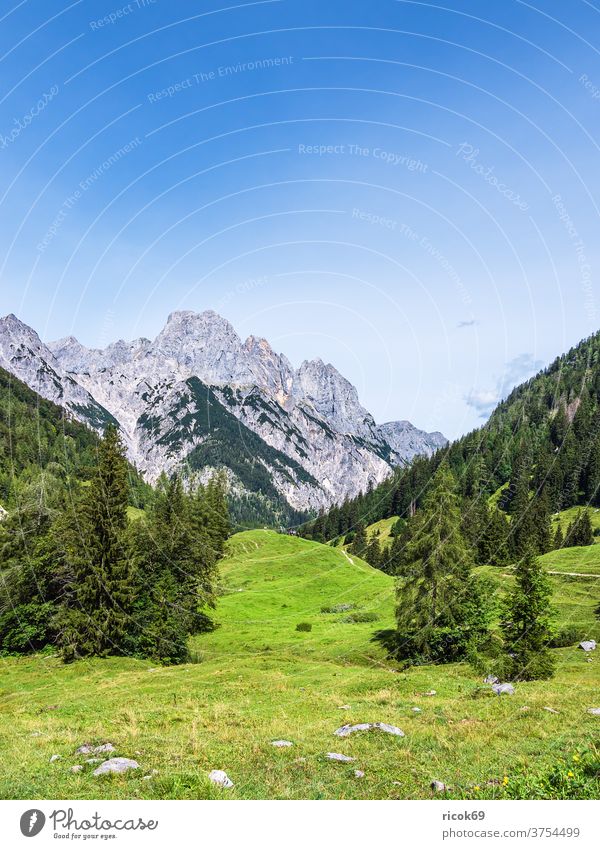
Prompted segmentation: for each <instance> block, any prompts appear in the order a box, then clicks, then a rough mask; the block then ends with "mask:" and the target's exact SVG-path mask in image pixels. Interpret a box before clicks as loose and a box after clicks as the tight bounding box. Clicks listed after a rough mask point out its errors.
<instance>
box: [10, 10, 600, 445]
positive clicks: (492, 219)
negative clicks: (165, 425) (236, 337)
mask: <svg viewBox="0 0 600 849" xmlns="http://www.w3.org/2000/svg"><path fill="white" fill-rule="evenodd" d="M0 19H1V20H0V69H1V80H2V88H1V90H0V163H1V166H2V167H1V168H0V233H1V234H2V236H1V239H2V250H1V252H0V275H1V282H0V312H1V313H2V314H5V313H7V312H15V313H16V314H17V315H18V316H19V317H20V318H22V319H23V320H24V321H26V322H27V323H29V324H31V325H32V326H34V327H35V328H36V329H37V330H38V331H39V332H40V335H42V337H43V338H45V339H48V340H49V339H53V338H56V337H59V336H64V335H67V334H69V333H73V334H74V335H76V336H77V337H78V338H79V339H80V340H81V341H82V342H83V343H85V344H88V345H91V346H97V345H105V344H107V343H108V342H110V341H113V340H115V339H117V338H119V337H123V338H134V337H136V336H140V335H144V336H149V337H152V336H154V335H155V334H156V333H157V332H158V331H159V330H160V328H161V326H162V325H163V324H164V322H165V320H166V317H167V315H168V313H169V312H171V311H172V310H175V309H194V310H203V309H209V308H211V309H215V310H216V311H218V312H220V313H221V314H222V315H224V316H225V317H226V318H228V319H229V320H230V321H231V322H232V323H233V324H234V326H235V327H236V329H237V330H238V332H239V333H240V334H241V335H242V336H245V335H248V334H250V333H254V334H256V335H262V336H265V337H267V338H268V339H269V340H270V341H271V343H272V344H273V346H274V347H275V348H277V349H278V350H280V351H283V352H284V353H285V354H287V356H288V357H289V358H290V359H291V361H292V362H293V363H294V364H296V365H298V364H299V363H300V362H301V360H302V359H305V358H312V357H316V356H320V357H322V358H323V359H324V360H326V361H330V362H332V363H333V364H334V365H336V366H337V368H339V370H340V371H341V372H342V373H343V374H344V375H346V376H347V377H348V378H349V379H350V380H352V382H353V383H355V385H356V386H357V387H358V389H359V393H360V396H361V399H362V401H363V403H364V404H365V405H366V406H367V407H368V408H369V409H370V410H371V411H372V412H373V414H374V415H375V417H376V419H377V420H378V421H385V420H390V419H396V418H408V419H410V420H412V421H413V422H414V423H415V424H417V425H418V426H420V427H424V428H427V429H430V430H432V429H439V430H442V431H444V432H445V433H446V434H447V435H449V436H456V435H458V434H460V433H463V432H465V431H467V430H470V429H471V428H472V427H474V426H476V425H477V424H479V423H480V422H481V421H482V417H485V416H486V415H487V414H488V413H489V411H490V409H491V407H492V406H493V404H494V403H495V401H496V400H497V398H498V397H499V396H501V395H502V394H503V393H505V392H506V391H507V389H508V388H510V386H511V385H513V384H514V383H515V382H518V381H519V380H521V379H523V378H524V377H528V376H529V375H530V374H531V373H532V371H533V370H535V369H537V368H538V367H539V365H540V364H545V363H547V362H548V361H550V360H551V359H552V358H553V357H554V356H555V355H556V354H557V353H560V352H562V351H564V350H565V349H567V348H568V347H569V346H570V345H571V344H574V343H576V342H577V341H578V340H579V339H580V338H582V337H584V336H586V335H588V334H589V333H591V332H594V331H595V330H597V329H598V327H599V326H600V314H599V308H598V298H600V294H599V291H598V287H597V284H596V274H597V268H598V260H599V255H598V253H599V248H598V242H599V239H598V236H597V232H598V223H599V214H598V213H599V209H600V196H599V191H598V189H599V185H598V183H599V180H600V169H598V161H599V157H598V155H599V150H600V147H599V141H600V140H599V134H598V127H599V119H600V11H599V10H598V9H596V8H595V7H594V5H593V4H592V3H590V2H584V0H573V2H572V3H569V4H565V3H563V2H553V0H549V2H541V0H537V3H535V4H534V3H526V2H516V0H506V2H503V3H496V4H490V3H481V2H458V1H457V0H446V2H441V3H440V4H439V5H438V4H435V3H419V2H403V1H402V0H400V2H398V1H397V0H375V2H373V3H365V2H331V0H328V2H322V0H321V2H312V0H301V2H300V0H298V1H297V0H273V2H260V3H235V2H230V4H229V5H227V3H226V2H225V0H221V2H220V3H219V0H214V2H212V1H211V2H195V3H189V2H171V3H167V2H166V1H165V0H155V2H150V0H135V1H134V2H132V3H129V4H127V3H121V2H119V0H117V2H113V0H108V2H97V0H94V2H87V0H82V2H75V3H68V2H64V3H63V2H61V0H59V1H58V2H56V3H53V4H48V3H44V2H41V0H38V2H32V0H24V2H20V3H19V2H12V3H2V4H1V6H0Z"/></svg>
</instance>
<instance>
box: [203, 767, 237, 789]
mask: <svg viewBox="0 0 600 849" xmlns="http://www.w3.org/2000/svg"><path fill="white" fill-rule="evenodd" d="M208 779H209V781H212V783H213V784H217V785H218V786H219V787H227V788H229V787H233V781H232V780H231V778H229V776H228V775H227V773H226V772H224V771H223V770H222V769H213V771H212V772H209V774H208Z"/></svg>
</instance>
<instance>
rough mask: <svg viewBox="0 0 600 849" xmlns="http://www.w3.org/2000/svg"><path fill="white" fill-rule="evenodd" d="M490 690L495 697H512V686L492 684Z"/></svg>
mask: <svg viewBox="0 0 600 849" xmlns="http://www.w3.org/2000/svg"><path fill="white" fill-rule="evenodd" d="M492 690H493V691H494V693H495V694H496V695H497V696H502V695H505V696H514V694H515V688H514V687H513V685H512V684H494V686H493V687H492Z"/></svg>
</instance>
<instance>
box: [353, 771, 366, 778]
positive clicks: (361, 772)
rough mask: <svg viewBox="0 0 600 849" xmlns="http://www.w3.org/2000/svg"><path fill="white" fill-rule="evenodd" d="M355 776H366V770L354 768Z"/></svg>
mask: <svg viewBox="0 0 600 849" xmlns="http://www.w3.org/2000/svg"><path fill="white" fill-rule="evenodd" d="M354 777H355V778H364V777H365V774H364V772H363V771H362V769H355V770H354Z"/></svg>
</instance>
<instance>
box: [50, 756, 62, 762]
mask: <svg viewBox="0 0 600 849" xmlns="http://www.w3.org/2000/svg"><path fill="white" fill-rule="evenodd" d="M59 760H60V755H52V756H51V758H50V763H51V764H53V763H54V761H59Z"/></svg>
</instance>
